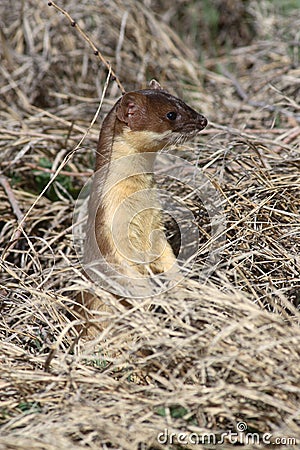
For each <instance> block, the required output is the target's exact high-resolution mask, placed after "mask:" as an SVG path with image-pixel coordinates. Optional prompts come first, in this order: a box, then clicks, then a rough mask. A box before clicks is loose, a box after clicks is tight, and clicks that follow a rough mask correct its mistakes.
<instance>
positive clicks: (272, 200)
mask: <svg viewBox="0 0 300 450" xmlns="http://www.w3.org/2000/svg"><path fill="white" fill-rule="evenodd" d="M59 5H60V6H61V7H63V8H65V10H66V11H67V12H68V13H69V14H70V16H71V18H70V19H69V18H68V17H67V16H66V15H63V14H61V13H60V12H59V11H58V10H57V9H56V8H55V5H52V6H49V5H48V2H46V1H44V2H43V1H36V0H28V1H27V2H15V4H14V5H11V2H9V1H7V0H4V1H2V2H1V5H0V11H1V31H0V37H1V46H0V54H1V66H0V79H1V84H0V93H1V97H0V102H1V111H0V131H1V133H0V146H1V155H0V168H1V174H0V211H1V218H0V247H1V248H0V250H1V259H0V263H1V273H0V298H1V319H0V324H1V327H0V330H1V343H0V346H1V352H0V360H1V365H0V372H1V377H0V380H1V381H0V389H1V397H0V418H1V428H0V449H45V450H50V449H62V450H63V449H80V448H89V449H99V448H101V449H107V448H111V449H122V450H123V449H126V450H127V449H128V450H132V449H136V450H138V449H147V450H150V449H152V450H153V449H167V448H172V449H173V448H174V449H182V448H197V449H198V448H199V449H201V448H214V447H215V446H216V445H217V444H218V445H220V447H221V442H220V441H221V436H222V433H227V437H226V439H225V441H226V442H225V443H224V444H222V445H223V448H231V446H232V444H233V442H238V446H237V448H239V445H240V446H241V448H243V449H249V450H250V449H255V448H264V447H266V448H267V447H269V446H270V445H272V443H274V444H275V443H276V444H277V447H279V448H280V447H282V448H297V446H299V443H300V433H299V425H300V417H299V403H300V402H299V400H300V388H299V380H300V364H299V363H300V352H299V348H300V346H299V338H300V330H299V319H300V314H299V304H300V276H299V268H300V259H299V247H300V220H299V218H300V217H299V206H300V194H299V192H300V190H299V187H300V177H299V173H300V171H299V166H300V158H299V151H300V123H299V122H300V108H299V98H300V85H299V79H300V69H299V58H300V53H299V31H298V30H299V26H300V15H299V9H300V4H299V1H298V2H297V1H294V2H292V1H290V2H289V1H287V2H285V4H284V5H280V3H279V2H276V1H275V2H271V1H266V0H264V1H262V2H255V1H244V2H242V1H229V0H227V1H223V2H221V1H219V0H215V1H213V2H206V1H192V2H185V1H183V0H178V1H176V2H173V3H172V6H171V7H170V6H169V2H164V1H163V2H156V1H152V0H147V1H146V0H145V1H143V2H138V1H134V0H128V1H126V2H121V1H118V0H114V1H112V2H97V1H96V0H91V1H86V0H84V1H81V2H74V0H69V1H64V2H61V3H59ZM72 21H76V24H77V25H75V26H74V23H73V26H71V22H72ZM78 26H79V27H80V29H81V30H83V31H84V32H85V33H87V35H88V36H89V37H90V39H91V41H92V45H94V48H92V47H91V46H90V45H89V43H88V42H86V41H85V40H84V38H83V36H82V34H81V33H80V30H79V27H78ZM95 47H96V48H97V49H98V50H99V52H100V53H101V55H103V56H104V58H105V61H109V63H108V64H111V67H112V68H113V70H114V71H115V72H116V74H117V76H118V79H119V80H120V82H121V84H122V86H123V87H124V88H125V89H126V91H129V90H131V89H140V88H143V87H145V86H146V84H147V82H148V81H149V80H150V79H151V78H156V79H158V80H159V81H160V83H161V84H162V85H163V86H164V87H165V88H166V89H168V90H169V91H170V92H171V93H173V94H175V95H177V96H179V97H181V98H183V99H184V100H185V101H186V102H187V103H189V104H190V105H191V106H192V107H193V108H194V109H196V110H198V111H199V112H201V113H203V114H204V115H205V116H206V117H207V118H208V120H209V126H208V127H207V128H206V130H204V131H203V132H202V133H201V135H200V136H199V137H198V138H196V139H195V140H194V141H193V142H192V143H187V144H184V145H183V146H181V147H180V148H177V149H169V150H168V153H167V154H166V155H167V156H168V157H171V156H170V155H174V156H177V157H180V158H183V159H184V160H185V161H186V164H187V165H188V166H189V165H190V164H192V166H193V167H194V168H195V171H194V173H197V174H199V173H200V174H201V180H202V181H203V180H205V181H206V186H208V188H206V190H205V189H204V188H203V189H201V190H200V193H199V192H198V191H197V189H196V188H195V186H194V185H191V184H190V183H189V182H187V178H186V176H185V175H184V174H183V175H182V176H180V177H179V176H178V177H177V180H176V182H174V180H173V181H172V180H170V178H169V177H167V176H165V172H164V170H161V171H160V173H158V175H157V182H158V185H159V186H160V188H161V189H162V190H164V192H167V193H168V195H169V196H171V197H172V198H179V199H180V201H181V204H182V205H184V207H185V208H186V210H187V211H189V212H190V213H192V214H193V224H194V227H195V228H194V230H195V229H196V230H198V232H199V239H198V241H197V257H196V259H195V260H194V264H193V265H192V266H191V267H192V269H191V270H190V272H189V274H188V276H186V277H185V278H184V280H183V281H182V282H181V284H180V285H179V286H177V287H176V288H174V289H172V290H169V291H167V292H165V293H161V294H159V295H157V296H155V297H154V298H151V299H149V298H148V299H143V300H142V301H138V300H134V299H132V305H133V308H132V309H130V310H129V309H127V308H126V307H124V306H122V304H120V302H118V301H117V299H115V298H114V296H112V295H111V294H110V293H109V292H105V291H103V290H101V289H99V288H97V287H95V286H92V288H93V289H94V290H96V292H97V293H98V295H99V296H100V297H101V298H102V300H103V301H104V302H105V303H106V304H107V305H108V306H109V311H107V312H101V313H99V314H98V315H97V314H96V315H95V318H94V320H95V322H96V323H101V321H104V322H105V323H106V324H108V326H106V328H105V329H104V331H99V332H98V333H97V334H96V336H95V339H94V340H92V341H88V340H86V339H84V338H83V337H82V336H81V335H80V334H79V333H78V327H76V326H78V325H80V323H82V319H81V318H80V317H78V316H77V317H76V316H74V314H73V305H74V301H75V300H74V299H75V294H76V292H77V291H80V290H81V289H82V288H83V287H91V284H90V283H89V282H88V281H87V280H86V279H85V278H84V277H83V275H82V273H81V270H80V263H79V259H78V254H77V252H76V245H75V244H76V242H75V243H74V240H73V236H72V233H73V229H72V221H73V215H74V208H75V204H76V199H77V197H78V195H79V193H80V191H81V189H82V187H83V186H84V184H85V182H86V181H87V180H88V179H89V178H90V176H91V175H92V171H93V158H94V151H95V147H96V144H97V138H98V133H99V128H100V124H101V121H102V119H103V117H104V115H105V113H106V112H107V111H108V110H109V108H110V107H111V106H112V105H113V104H114V102H115V101H116V99H117V98H118V97H119V96H120V94H121V91H120V89H119V87H118V85H117V83H116V82H114V81H112V80H110V82H109V83H108V84H106V81H107V80H108V75H109V70H108V68H107V67H106V65H104V64H103V63H102V62H101V61H100V58H99V55H95V54H94V53H95ZM100 100H102V103H101V108H100V111H99V110H98V107H99V102H100ZM94 122H95V123H94ZM186 167H187V166H186ZM179 178H180V179H179ZM165 220H166V233H167V235H168V236H169V238H170V242H171V243H172V245H173V246H174V248H175V249H176V248H177V247H178V245H179V246H180V241H179V244H178V227H176V224H174V221H172V220H171V219H170V218H169V217H167V216H166V218H165ZM186 226H187V225H186ZM187 230H189V228H187ZM183 232H184V233H185V232H186V233H189V231H185V229H184V228H183ZM177 249H178V248H177ZM237 432H239V434H238V436H237V435H236V434H234V433H237ZM230 433H231V434H230ZM253 439H256V440H254V441H253ZM276 439H278V440H277V441H276ZM234 440H236V441H234ZM196 443H197V445H196Z"/></svg>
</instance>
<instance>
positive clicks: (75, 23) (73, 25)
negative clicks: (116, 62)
mask: <svg viewBox="0 0 300 450" xmlns="http://www.w3.org/2000/svg"><path fill="white" fill-rule="evenodd" d="M48 5H49V6H53V7H54V8H55V9H57V11H59V12H61V13H62V14H63V15H64V16H65V17H66V18H67V19H68V20H69V22H70V24H71V26H72V27H74V28H75V29H76V30H77V31H78V32H79V34H80V35H81V36H82V37H83V39H84V40H85V41H86V42H87V43H88V44H89V45H90V47H91V48H92V50H93V52H94V55H96V56H97V57H98V58H99V59H100V61H101V62H102V63H103V64H104V65H105V66H106V67H107V69H108V70H109V72H110V73H111V79H112V80H114V81H115V82H116V83H117V85H118V87H119V88H120V90H121V92H122V94H125V92H126V91H125V89H124V87H123V85H122V83H121V81H120V79H119V77H118V76H117V74H116V73H115V71H114V70H113V68H112V66H111V64H110V62H109V61H107V60H106V59H105V58H104V56H103V55H102V53H101V52H100V50H99V49H98V48H97V47H96V46H95V44H94V43H93V41H92V40H91V39H90V38H89V37H88V36H87V34H86V33H85V32H84V31H83V30H82V28H81V27H80V26H79V25H78V23H77V22H76V20H74V19H73V18H72V17H71V16H70V14H69V13H68V12H67V11H66V10H64V9H63V8H61V7H60V6H58V5H57V4H56V3H54V2H52V1H50V2H48Z"/></svg>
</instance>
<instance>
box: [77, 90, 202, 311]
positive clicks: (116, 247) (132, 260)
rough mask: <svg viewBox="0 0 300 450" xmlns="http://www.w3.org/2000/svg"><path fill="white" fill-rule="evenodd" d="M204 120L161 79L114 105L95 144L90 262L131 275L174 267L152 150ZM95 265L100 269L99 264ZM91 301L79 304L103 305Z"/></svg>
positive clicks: (194, 129)
mask: <svg viewBox="0 0 300 450" xmlns="http://www.w3.org/2000/svg"><path fill="white" fill-rule="evenodd" d="M170 113H171V114H170ZM174 116H175V117H174ZM206 123H207V121H206V119H205V118H204V117H203V116H202V115H200V114H198V113H197V112H196V111H194V110H193V109H191V108H190V107H189V106H187V105H186V104H185V103H184V102H183V101H182V100H180V99H178V98H176V97H173V96H172V95H170V94H169V93H168V92H166V91H164V90H162V89H161V87H160V86H159V84H158V83H157V82H152V84H151V89H145V90H141V91H134V92H129V93H127V94H125V95H124V96H123V97H122V98H121V99H120V100H119V101H118V102H117V103H116V104H115V106H114V107H113V109H112V110H111V111H110V113H109V114H108V115H107V117H106V118H105V120H104V122H103V125H102V129H101V132H100V137H99V143H98V148H97V156H96V167H95V177H94V180H93V185H92V189H91V195H90V200H89V206H88V209H89V218H88V224H87V238H86V244H85V251H84V253H85V263H86V264H94V263H95V262H97V260H98V259H99V260H100V259H101V258H102V259H104V260H106V261H107V262H108V263H109V264H111V265H113V267H114V268H117V270H118V272H121V274H123V275H124V276H128V277H129V278H130V277H133V278H136V277H149V274H151V272H152V273H154V274H158V273H163V272H168V271H170V270H172V268H173V269H175V270H176V267H177V266H176V258H175V256H174V254H173V251H172V248H171V247H170V245H169V243H168V242H167V240H166V237H165V235H164V231H163V224H162V219H161V214H160V212H159V203H158V201H157V199H156V195H155V181H154V178H153V163H154V154H152V153H150V152H157V151H159V150H161V149H162V148H164V147H165V146H166V145H167V144H170V143H174V142H176V141H177V140H178V139H186V138H188V137H189V136H192V135H195V134H196V133H198V132H199V131H201V130H202V129H203V128H204V127H205V126H206ZM143 155H146V156H143ZM130 156H132V157H133V158H134V160H132V159H130ZM124 157H125V158H124ZM132 161H133V162H132ZM131 162H132V164H133V165H134V170H132V168H131ZM112 227H113V233H112ZM99 256H100V257H101V258H99ZM96 267H97V269H98V270H99V273H100V272H101V270H102V269H101V264H100V265H99V266H97V263H96ZM87 272H88V271H87ZM88 273H89V272H88ZM92 278H93V279H95V277H94V276H92ZM87 299H88V300H87V301H85V298H84V296H83V299H81V300H80V303H82V302H83V303H84V304H85V306H86V307H87V308H88V309H90V308H91V307H93V308H95V309H100V308H101V307H102V306H101V300H100V299H99V300H98V302H97V301H95V299H94V298H93V299H92V301H91V297H90V296H89V297H87Z"/></svg>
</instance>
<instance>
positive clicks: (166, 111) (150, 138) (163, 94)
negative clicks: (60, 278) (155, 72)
mask: <svg viewBox="0 0 300 450" xmlns="http://www.w3.org/2000/svg"><path fill="white" fill-rule="evenodd" d="M115 111H116V126H115V138H117V139H120V140H122V141H125V142H126V143H127V144H129V145H130V146H131V147H134V148H135V149H136V151H138V152H145V151H157V150H160V149H162V148H163V147H165V146H166V145H168V144H174V143H178V142H182V141H185V140H187V139H189V138H191V137H193V136H195V135H196V134H198V133H199V132H200V131H201V130H203V128H205V127H206V125H207V119H206V118H205V117H204V116H203V115H202V114H199V113H197V112H196V111H195V110H194V109H192V108H190V107H189V106H188V105H187V104H186V103H185V102H183V101H182V100H180V99H179V98H177V97H174V96H173V95H171V94H170V93H169V92H167V91H165V90H163V89H162V88H161V86H160V85H159V83H158V82H157V81H155V80H152V82H151V83H150V88H149V89H143V90H139V91H132V92H128V93H126V94H124V95H123V97H122V98H121V99H120V100H119V101H118V102H117V104H116V105H115Z"/></svg>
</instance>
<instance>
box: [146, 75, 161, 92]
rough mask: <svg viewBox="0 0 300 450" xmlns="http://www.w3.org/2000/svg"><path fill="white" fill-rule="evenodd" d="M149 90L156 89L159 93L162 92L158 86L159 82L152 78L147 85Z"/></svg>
mask: <svg viewBox="0 0 300 450" xmlns="http://www.w3.org/2000/svg"><path fill="white" fill-rule="evenodd" d="M149 88H150V89H157V90H159V91H162V90H163V88H162V87H161V85H160V84H159V82H158V81H157V80H155V79H154V78H153V79H152V80H151V81H150V83H149Z"/></svg>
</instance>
